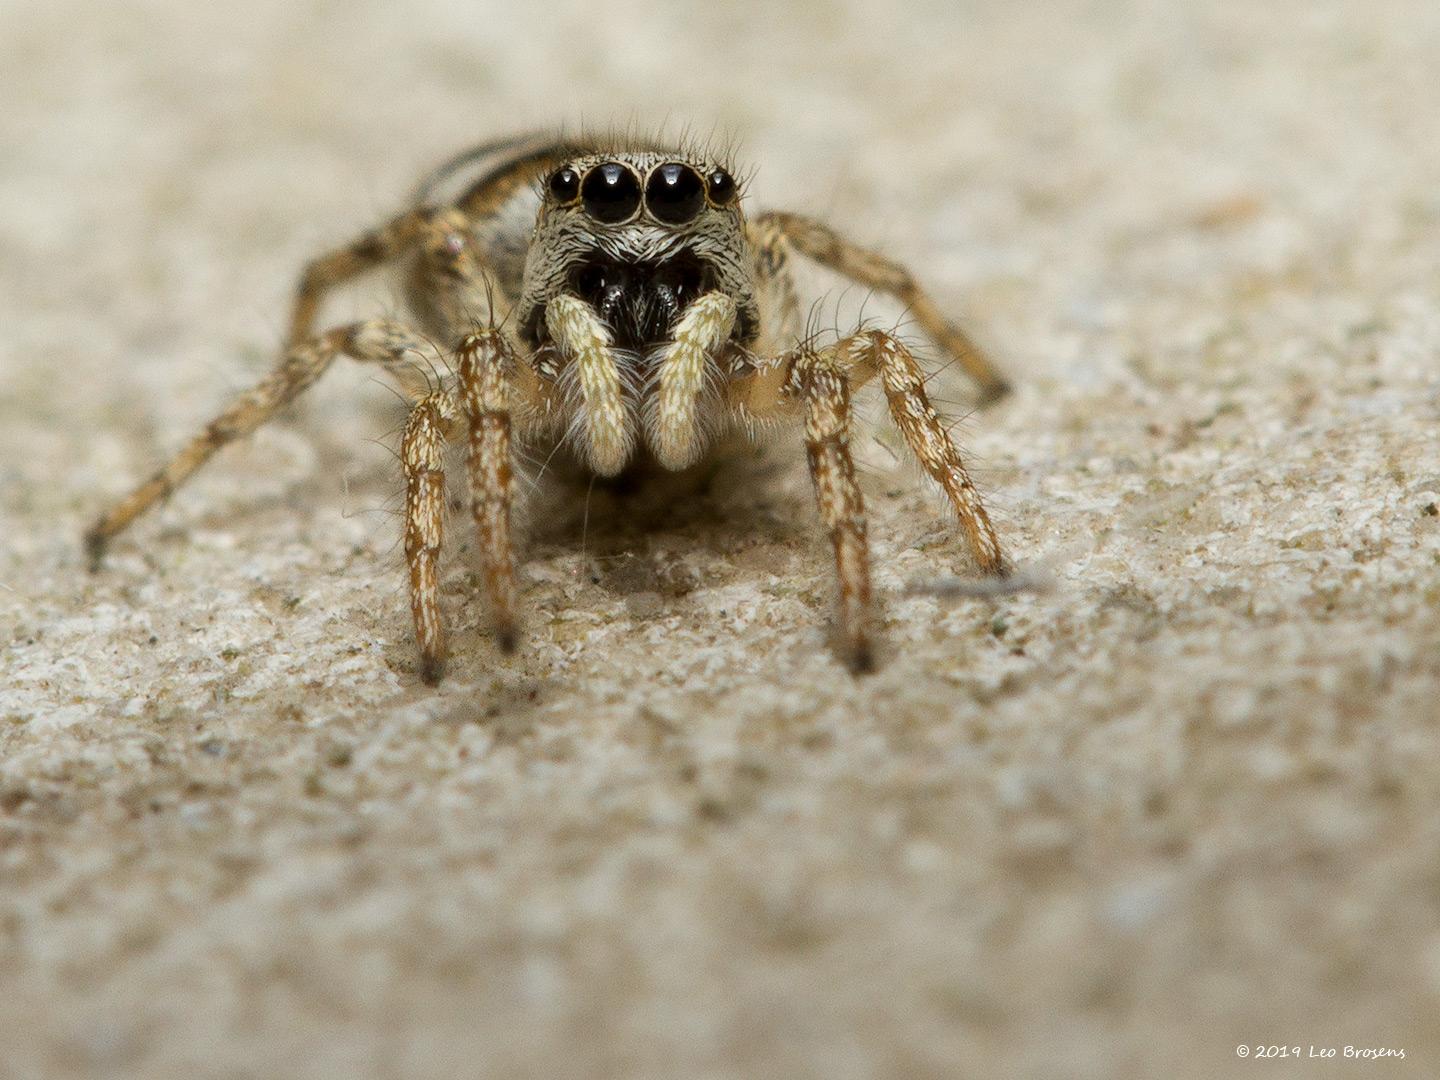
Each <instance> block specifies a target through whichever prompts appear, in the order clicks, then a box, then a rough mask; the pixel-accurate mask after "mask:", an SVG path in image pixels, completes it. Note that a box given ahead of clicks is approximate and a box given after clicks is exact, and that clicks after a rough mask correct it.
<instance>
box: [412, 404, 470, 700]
mask: <svg viewBox="0 0 1440 1080" xmlns="http://www.w3.org/2000/svg"><path fill="white" fill-rule="evenodd" d="M455 419H456V410H455V400H454V398H453V397H452V396H451V394H450V393H449V392H448V391H444V390H442V391H438V392H436V393H433V394H429V395H427V396H426V397H425V398H423V399H422V400H421V401H420V403H419V404H417V405H416V406H415V408H414V409H413V410H411V412H410V417H409V419H408V420H406V422H405V434H404V435H403V436H402V437H401V440H400V464H401V467H402V468H403V469H404V470H405V562H406V564H407V565H408V566H409V568H410V611H411V614H412V615H414V617H415V641H416V644H417V645H419V647H420V677H421V678H422V679H424V680H425V681H426V682H427V683H430V684H431V685H432V686H433V685H434V684H435V683H438V682H439V681H440V677H441V675H443V674H444V673H445V622H444V619H443V618H442V617H441V614H440V579H439V566H440V546H441V543H442V542H443V540H444V533H445V443H446V441H447V439H448V437H449V435H450V433H451V431H452V429H453V428H454V425H455Z"/></svg>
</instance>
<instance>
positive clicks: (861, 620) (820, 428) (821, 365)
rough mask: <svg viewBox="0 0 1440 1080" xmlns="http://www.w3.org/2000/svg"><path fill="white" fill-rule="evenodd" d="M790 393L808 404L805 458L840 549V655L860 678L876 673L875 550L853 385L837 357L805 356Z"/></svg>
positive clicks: (797, 363)
mask: <svg viewBox="0 0 1440 1080" xmlns="http://www.w3.org/2000/svg"><path fill="white" fill-rule="evenodd" d="M785 388H786V392H787V393H788V394H791V395H794V396H796V397H798V398H799V399H800V401H801V402H802V403H803V407H804V410H805V457H806V460H807V461H808V462H809V465H810V479H811V481H812V482H813V483H814V485H815V499H816V501H817V502H818V503H819V506H820V518H821V520H822V521H824V522H825V526H826V528H828V529H829V530H830V540H831V543H832V544H833V545H834V549H835V573H836V576H837V578H838V580H839V585H840V610H839V616H838V624H839V627H838V628H839V639H840V648H841V653H842V655H843V657H844V659H845V661H846V663H847V664H849V666H850V669H851V670H852V671H854V672H856V673H857V674H860V673H863V672H868V671H873V670H874V668H875V654H874V649H873V646H872V644H871V624H872V622H873V621H874V611H873V607H874V601H873V597H872V595H871V589H870V547H869V543H868V541H867V540H866V536H865V501H864V498H863V497H862V496H861V494H860V485H859V484H858V483H856V481H855V460H854V458H852V457H851V455H850V420H851V408H850V385H849V382H848V380H847V379H846V377H845V373H844V372H843V371H842V370H841V369H840V367H839V365H838V364H836V363H835V358H834V355H833V354H832V353H829V352H824V353H812V352H801V353H799V354H798V355H797V356H796V357H795V360H794V363H793V367H792V368H791V371H790V376H789V378H788V379H787V380H786V384H785Z"/></svg>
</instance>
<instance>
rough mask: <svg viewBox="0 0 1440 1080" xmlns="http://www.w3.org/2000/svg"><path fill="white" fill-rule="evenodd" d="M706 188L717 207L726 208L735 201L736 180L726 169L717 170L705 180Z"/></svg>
mask: <svg viewBox="0 0 1440 1080" xmlns="http://www.w3.org/2000/svg"><path fill="white" fill-rule="evenodd" d="M705 187H706V188H707V189H708V191H709V193H710V201H711V202H712V203H714V204H715V205H716V206H725V205H727V204H728V203H732V202H734V201H735V179H734V177H732V176H731V175H730V174H729V173H728V172H726V171H725V170H724V169H715V170H714V171H713V172H711V173H710V175H709V176H707V177H706V178H705Z"/></svg>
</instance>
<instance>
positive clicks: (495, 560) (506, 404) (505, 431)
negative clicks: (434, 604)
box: [459, 328, 529, 652]
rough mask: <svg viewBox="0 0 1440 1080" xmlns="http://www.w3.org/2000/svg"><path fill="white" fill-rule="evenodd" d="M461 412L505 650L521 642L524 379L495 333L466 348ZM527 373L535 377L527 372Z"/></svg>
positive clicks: (478, 335) (489, 591)
mask: <svg viewBox="0 0 1440 1080" xmlns="http://www.w3.org/2000/svg"><path fill="white" fill-rule="evenodd" d="M459 355H460V406H461V408H462V409H463V410H464V412H465V419H466V422H467V425H468V432H469V440H468V453H467V457H466V464H467V469H468V472H469V476H470V505H471V511H472V512H473V514H474V516H475V528H476V531H477V532H478V534H479V543H480V570H481V576H482V577H483V579H484V582H485V592H486V596H487V598H488V600H489V603H490V615H491V618H492V619H493V620H494V625H495V636H496V639H497V640H498V642H499V644H500V647H501V649H503V650H504V651H506V652H510V651H512V650H513V649H514V648H515V638H516V623H517V619H516V594H517V589H516V584H515V551H514V543H513V539H512V536H511V528H510V516H511V507H512V505H513V503H514V499H515V464H514V459H513V450H512V447H511V429H512V425H511V410H512V407H511V402H510V384H511V382H512V381H513V380H515V379H516V378H517V376H518V375H520V374H523V372H522V370H521V369H522V367H523V365H521V364H520V362H519V361H518V359H517V358H516V353H515V349H514V347H513V346H512V345H511V344H510V342H509V341H507V340H506V338H505V336H504V334H503V333H502V332H501V331H499V330H497V329H494V328H490V329H486V330H481V331H477V332H475V333H471V334H467V335H466V336H465V337H464V338H463V339H462V340H461V342H460V347H459ZM524 371H529V369H528V368H524Z"/></svg>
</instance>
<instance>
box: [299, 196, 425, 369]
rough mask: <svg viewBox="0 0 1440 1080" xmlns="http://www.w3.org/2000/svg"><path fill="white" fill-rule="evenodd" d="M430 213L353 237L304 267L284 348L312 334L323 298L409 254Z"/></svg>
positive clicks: (411, 213) (415, 214)
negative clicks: (336, 289)
mask: <svg viewBox="0 0 1440 1080" xmlns="http://www.w3.org/2000/svg"><path fill="white" fill-rule="evenodd" d="M433 216H434V211H433V210H430V209H427V208H421V209H417V210H410V211H407V212H406V213H404V214H401V215H400V216H399V217H396V218H393V219H392V220H390V221H388V222H386V223H385V224H384V225H381V226H380V227H379V228H378V229H371V230H370V231H369V232H366V233H363V234H362V235H360V236H358V237H356V238H355V239H354V240H352V241H351V242H350V243H348V244H346V245H345V246H344V247H343V248H339V249H337V250H335V251H331V252H327V253H326V254H324V255H321V256H319V257H318V258H316V259H312V260H311V261H310V262H309V263H307V264H306V266H305V269H304V271H303V272H302V273H301V275H300V283H299V285H297V286H296V288H295V307H294V310H293V311H292V312H291V314H290V335H289V337H288V338H287V339H286V341H287V344H288V347H290V348H292V349H293V348H295V347H296V346H297V345H299V344H300V343H302V342H304V341H305V340H306V339H307V338H309V337H310V335H311V334H312V333H313V332H314V325H315V317H316V316H317V315H318V314H319V312H320V305H321V303H322V302H323V301H324V299H325V294H326V293H328V292H329V291H330V290H331V289H333V288H335V287H336V286H337V285H342V284H344V283H345V282H347V281H349V280H351V279H352V278H356V277H359V276H360V275H361V274H363V273H365V272H366V271H367V270H373V269H375V268H376V267H378V266H381V265H383V264H385V263H387V262H390V261H391V260H393V259H397V258H399V257H400V256H401V255H403V254H404V253H405V252H406V251H408V250H410V248H411V246H412V245H413V244H414V243H415V241H416V240H417V239H418V238H419V237H420V236H422V235H423V234H424V232H425V227H426V225H427V224H428V223H429V221H430V219H431V217H433Z"/></svg>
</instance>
